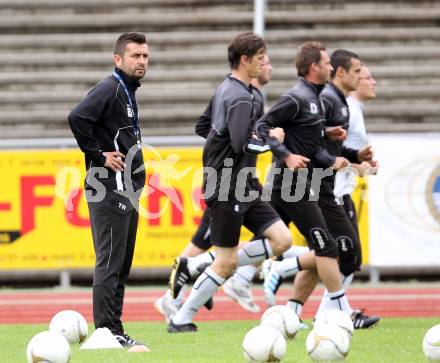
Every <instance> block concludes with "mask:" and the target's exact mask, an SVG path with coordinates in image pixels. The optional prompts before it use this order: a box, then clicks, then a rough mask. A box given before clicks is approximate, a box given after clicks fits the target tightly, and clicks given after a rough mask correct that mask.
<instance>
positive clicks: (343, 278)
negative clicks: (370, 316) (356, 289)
mask: <svg viewBox="0 0 440 363" xmlns="http://www.w3.org/2000/svg"><path fill="white" fill-rule="evenodd" d="M353 276H354V274H350V275H348V276H345V275H343V274H341V284H342V289H343V290H344V291H346V290H347V289H348V287H349V286H350V284H351V282H352V281H353ZM327 295H328V290H327V289H325V290H324V294H323V295H322V299H321V303H320V304H319V307H318V311H317V313H316V316H319V315H320V314H321V313H322V312H323V311H324V310H323V309H324V298H325V297H326V296H327ZM350 309H351V308H350Z"/></svg>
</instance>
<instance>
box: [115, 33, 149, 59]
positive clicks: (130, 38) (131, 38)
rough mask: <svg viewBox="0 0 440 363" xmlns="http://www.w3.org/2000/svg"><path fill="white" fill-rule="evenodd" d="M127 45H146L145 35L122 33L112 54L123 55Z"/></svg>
mask: <svg viewBox="0 0 440 363" xmlns="http://www.w3.org/2000/svg"><path fill="white" fill-rule="evenodd" d="M128 43H137V44H147V39H146V38H145V35H144V34H142V33H137V32H130V33H123V34H121V35H120V36H119V37H118V39H116V42H115V45H114V46H113V54H119V55H121V56H122V55H124V53H125V49H126V48H127V44H128Z"/></svg>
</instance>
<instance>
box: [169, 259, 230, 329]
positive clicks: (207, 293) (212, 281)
mask: <svg viewBox="0 0 440 363" xmlns="http://www.w3.org/2000/svg"><path fill="white" fill-rule="evenodd" d="M224 282H225V279H224V278H222V277H220V276H219V275H217V274H216V273H215V272H214V271H212V269H211V267H207V268H206V270H205V271H204V272H203V273H202V274H201V275H200V276H199V277H198V279H197V280H196V282H195V283H194V286H193V288H192V290H191V293H190V294H189V296H188V299H186V301H185V303H184V304H183V306H182V307H181V308H180V309H179V311H178V312H177V314H176V315H174V317H173V323H174V324H187V323H191V322H192V320H193V317H194V315H195V314H196V313H197V311H199V309H200V308H201V307H202V306H203V304H204V303H205V302H207V301H208V299H209V298H210V297H212V296H213V295H214V294H215V292H216V291H217V290H218V288H219V287H220V286H221V285H223V283H224Z"/></svg>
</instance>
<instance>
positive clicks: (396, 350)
mask: <svg viewBox="0 0 440 363" xmlns="http://www.w3.org/2000/svg"><path fill="white" fill-rule="evenodd" d="M257 323H258V322H257V321H222V322H206V323H198V326H199V332H198V333H193V334H173V335H171V334H168V333H167V332H166V325H165V323H156V322H155V323H127V324H125V327H126V331H127V332H128V333H129V334H131V335H133V337H135V338H137V339H139V340H143V341H145V342H146V343H147V345H148V346H149V347H150V348H151V350H152V351H151V352H150V353H128V352H127V351H126V350H100V351H80V350H79V349H78V348H79V347H78V345H72V356H71V360H70V362H72V363H80V362H82V363H101V362H102V363H109V362H115V363H125V362H127V363H132V362H133V363H134V362H154V363H165V362H166V363H180V362H182V363H207V362H216V363H236V362H245V359H244V357H243V354H242V351H241V342H242V340H243V337H244V335H245V334H246V332H247V331H248V330H249V329H250V328H252V327H253V326H255V325H257ZM307 323H309V324H310V321H308V322H307ZM438 323H440V318H400V319H394V318H393V319H392V318H388V319H383V321H382V322H381V324H380V325H379V326H377V327H375V328H374V329H370V330H357V331H355V335H354V336H353V339H352V344H351V348H350V352H349V354H348V357H347V358H346V359H345V361H346V362H347V363H370V362H371V363H388V362H389V363H399V362H402V363H403V362H404V363H417V362H426V359H425V358H424V356H423V352H422V339H423V336H424V334H425V332H426V331H427V330H428V329H429V328H430V327H432V326H433V325H435V324H438ZM89 328H92V327H89ZM46 329H47V325H42V324H40V325H24V324H23V325H0V337H1V346H0V352H1V354H0V355H1V358H0V361H1V362H4V363H15V362H17V363H22V362H25V361H26V358H25V356H26V353H25V351H26V345H27V343H28V341H29V340H30V338H31V337H32V336H33V335H34V334H36V333H38V332H40V331H43V330H46ZM309 331H310V330H307V331H300V332H299V334H298V335H297V337H296V338H295V339H294V340H293V341H290V342H289V343H288V350H287V354H286V356H285V358H284V359H283V362H285V363H288V362H291V363H301V362H308V363H310V362H312V360H311V359H310V358H309V357H308V356H307V353H306V350H305V339H306V337H307V334H308V332H309Z"/></svg>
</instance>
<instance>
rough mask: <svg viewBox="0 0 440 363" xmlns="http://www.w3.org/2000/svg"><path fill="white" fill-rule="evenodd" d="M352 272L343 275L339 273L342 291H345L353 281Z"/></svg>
mask: <svg viewBox="0 0 440 363" xmlns="http://www.w3.org/2000/svg"><path fill="white" fill-rule="evenodd" d="M353 277H354V274H350V275H348V276H344V275H342V274H341V284H342V288H343V289H344V291H347V289H348V287H349V286H350V285H351V283H352V281H353Z"/></svg>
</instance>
